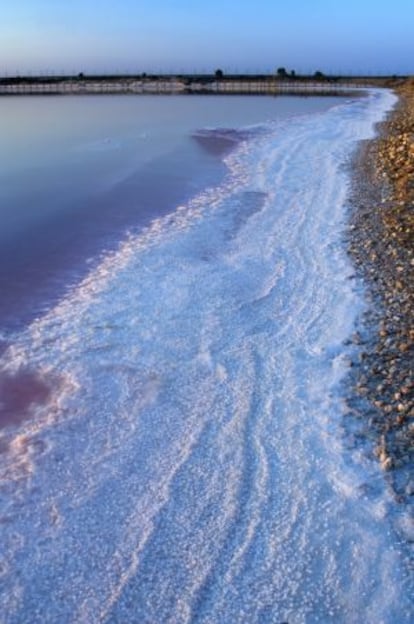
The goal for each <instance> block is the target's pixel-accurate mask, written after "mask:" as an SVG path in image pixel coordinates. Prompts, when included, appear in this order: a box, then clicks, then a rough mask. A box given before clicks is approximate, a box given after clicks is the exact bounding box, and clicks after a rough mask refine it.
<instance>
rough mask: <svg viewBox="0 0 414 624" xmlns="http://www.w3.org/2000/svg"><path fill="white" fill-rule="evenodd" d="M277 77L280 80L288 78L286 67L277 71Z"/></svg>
mask: <svg viewBox="0 0 414 624" xmlns="http://www.w3.org/2000/svg"><path fill="white" fill-rule="evenodd" d="M277 75H278V76H279V78H286V76H287V71H286V69H285V68H284V67H279V68H278V70H277Z"/></svg>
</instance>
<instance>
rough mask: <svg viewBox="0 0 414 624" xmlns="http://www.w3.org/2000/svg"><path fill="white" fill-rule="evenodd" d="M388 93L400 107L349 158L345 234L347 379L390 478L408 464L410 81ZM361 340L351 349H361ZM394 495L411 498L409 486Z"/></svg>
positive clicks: (413, 230)
mask: <svg viewBox="0 0 414 624" xmlns="http://www.w3.org/2000/svg"><path fill="white" fill-rule="evenodd" d="M395 91H396V93H397V95H398V96H399V104H398V105H397V107H396V108H395V109H394V110H393V112H392V114H391V115H390V116H389V118H388V119H387V120H386V121H385V122H384V123H382V124H381V126H380V128H379V136H378V137H377V138H376V139H374V140H373V141H370V142H369V143H368V144H367V145H365V146H364V147H362V148H361V150H360V153H359V154H358V156H357V159H356V161H355V169H354V171H355V177H356V183H355V185H354V189H353V195H352V197H351V201H352V205H353V210H352V214H351V225H350V228H349V233H348V242H349V253H350V255H351V258H352V260H353V261H354V264H355V267H356V271H357V275H358V277H362V278H364V280H365V283H366V285H367V290H368V293H367V295H368V296H367V302H368V305H369V310H368V313H367V314H366V315H365V317H364V319H363V329H364V332H363V335H364V347H363V357H362V353H360V354H359V357H358V359H357V360H356V365H355V366H354V368H353V369H352V373H351V374H352V378H353V380H354V384H355V386H354V387H355V390H356V392H357V394H359V395H360V396H361V395H363V400H364V401H368V403H371V404H372V407H373V409H375V410H376V413H377V414H378V417H374V418H373V417H372V416H371V415H368V412H369V409H368V410H367V422H368V420H369V425H370V427H371V428H372V431H373V434H374V435H376V436H377V443H376V451H375V455H376V456H377V458H378V461H379V463H380V466H381V467H382V469H383V470H387V471H391V476H392V473H393V471H396V470H401V469H406V468H408V469H410V468H412V465H413V462H414V392H413V378H414V272H413V270H412V267H413V266H414V257H413V254H414V210H413V207H414V183H413V181H414V79H407V80H405V81H399V83H398V84H396V85H395ZM360 335H361V334H360V333H359V332H356V333H355V334H354V336H353V337H352V342H353V344H355V345H357V346H359V345H360V344H361V341H360V340H359V337H360ZM358 361H359V363H358ZM391 483H394V484H396V483H397V479H394V481H393V479H392V478H391ZM395 487H396V488H397V487H398V486H397V485H395ZM396 494H397V496H396V498H398V499H402V500H403V499H404V496H406V497H407V496H412V495H413V494H414V481H410V482H409V483H408V485H407V486H406V487H405V488H403V489H402V491H399V492H397V491H396Z"/></svg>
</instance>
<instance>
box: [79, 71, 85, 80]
mask: <svg viewBox="0 0 414 624" xmlns="http://www.w3.org/2000/svg"><path fill="white" fill-rule="evenodd" d="M78 78H79V80H83V79H84V78H85V75H84V73H83V72H79V74H78Z"/></svg>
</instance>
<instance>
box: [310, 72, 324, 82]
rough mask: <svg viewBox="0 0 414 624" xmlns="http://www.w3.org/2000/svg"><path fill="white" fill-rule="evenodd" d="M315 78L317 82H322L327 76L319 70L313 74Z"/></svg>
mask: <svg viewBox="0 0 414 624" xmlns="http://www.w3.org/2000/svg"><path fill="white" fill-rule="evenodd" d="M313 77H314V78H316V79H317V80H321V79H322V78H325V75H324V74H323V73H322V72H321V71H319V70H318V71H316V72H315V73H314V74H313Z"/></svg>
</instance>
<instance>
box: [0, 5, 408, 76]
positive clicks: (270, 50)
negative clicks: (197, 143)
mask: <svg viewBox="0 0 414 624" xmlns="http://www.w3.org/2000/svg"><path fill="white" fill-rule="evenodd" d="M278 67H285V68H286V69H287V70H288V71H290V70H292V69H293V70H295V71H296V72H297V73H313V72H314V71H317V70H318V71H323V72H324V73H342V74H344V73H345V74H368V75H373V74H414V0H204V1H201V0H0V75H6V74H7V75H11V74H12V75H14V74H20V75H23V74H48V73H55V74H56V73H57V74H59V73H71V74H77V73H79V72H84V73H102V72H106V73H109V72H129V73H141V72H147V73H151V72H166V73H193V72H196V73H210V72H213V71H215V70H216V69H219V68H220V69H222V70H223V71H224V72H229V73H230V72H231V73H233V72H235V73H244V72H249V73H250V72H271V71H275V70H276V69H277V68H278Z"/></svg>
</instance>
